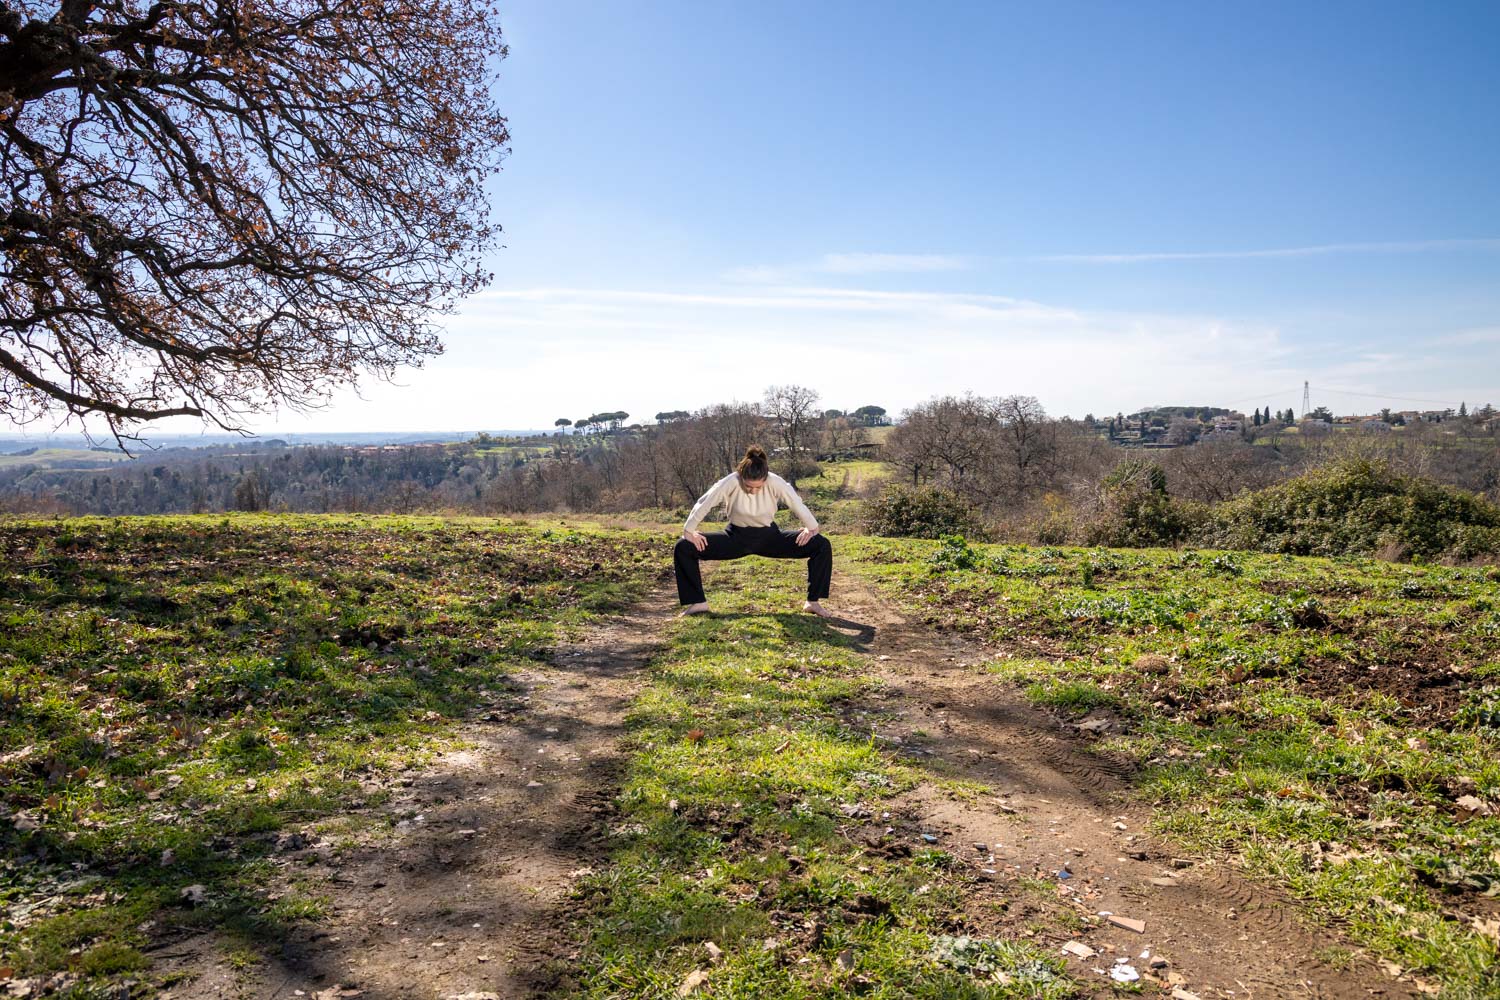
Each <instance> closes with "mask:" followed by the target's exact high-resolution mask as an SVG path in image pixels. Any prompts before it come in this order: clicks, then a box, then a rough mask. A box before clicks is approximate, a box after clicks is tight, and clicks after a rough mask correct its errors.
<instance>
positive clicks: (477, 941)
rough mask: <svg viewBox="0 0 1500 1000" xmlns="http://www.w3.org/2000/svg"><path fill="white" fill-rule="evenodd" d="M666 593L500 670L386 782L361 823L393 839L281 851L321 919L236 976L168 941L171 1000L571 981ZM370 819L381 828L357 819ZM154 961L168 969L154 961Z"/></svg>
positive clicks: (205, 946)
mask: <svg viewBox="0 0 1500 1000" xmlns="http://www.w3.org/2000/svg"><path fill="white" fill-rule="evenodd" d="M669 596H670V595H668V594H667V593H666V592H665V591H661V592H658V593H655V594H653V595H651V596H650V597H649V598H648V599H647V600H646V601H645V602H644V603H643V604H641V605H639V606H637V607H635V608H632V609H629V610H627V611H625V612H623V613H620V614H618V615H616V616H614V617H611V618H609V619H607V620H605V621H603V622H601V623H599V624H598V625H596V626H595V627H593V628H592V629H590V630H589V632H588V633H587V635H586V636H585V637H584V638H583V639H582V640H581V641H579V642H576V643H570V644H564V645H561V646H559V647H558V648H557V649H556V650H555V652H554V654H553V656H552V658H551V662H550V663H549V664H547V665H545V666H544V665H540V664H539V665H537V666H536V667H535V668H531V669H527V670H523V671H521V672H519V673H517V674H515V675H513V676H512V680H513V686H512V688H511V690H509V691H508V692H507V694H506V696H505V697H504V699H503V700H502V702H501V706H502V707H499V708H498V709H496V710H491V711H489V712H487V713H485V714H484V716H483V718H482V719H481V720H479V721H473V722H469V723H466V724H465V725H464V726H463V727H462V728H461V730H460V733H459V735H460V736H461V737H462V742H463V746H462V748H460V749H457V750H455V751H453V752H450V753H448V754H445V755H444V756H442V757H441V758H439V759H438V760H437V761H435V762H434V763H433V764H432V765H431V766H429V767H426V768H424V769H422V770H421V771H420V772H413V773H409V774H407V775H405V776H402V777H400V778H398V779H397V781H396V783H395V784H396V787H395V788H394V791H395V794H394V795H393V796H392V798H391V799H390V800H389V801H388V802H386V803H383V804H382V805H381V806H380V807H379V808H378V809H375V810H372V811H371V813H370V814H368V816H367V818H373V819H376V820H381V819H388V820H389V821H390V822H392V823H393V824H394V827H393V829H392V831H391V833H390V834H389V836H384V837H378V838H362V839H361V840H360V841H359V842H358V843H357V844H355V845H354V846H352V847H349V846H344V847H342V848H341V849H339V850H335V849H334V845H332V844H328V843H326V842H321V841H319V842H314V843H311V844H308V845H306V846H301V845H297V842H296V841H295V840H293V841H292V843H293V844H294V845H296V846H297V847H298V849H294V850H290V851H287V852H285V853H282V854H280V855H278V859H279V863H280V864H281V865H282V866H283V871H282V881H292V880H295V881H297V882H299V883H301V884H302V886H303V890H302V891H303V892H311V893H313V894H323V895H326V896H327V897H328V898H329V899H330V901H331V906H330V909H331V912H330V914H329V915H328V916H327V917H326V918H325V919H323V920H320V921H318V922H317V923H315V924H309V925H305V926H301V927H299V928H298V931H297V932H296V933H295V934H294V935H292V936H289V937H288V938H286V939H285V940H283V941H281V942H280V943H279V944H280V954H279V955H276V956H275V957H273V958H272V959H270V960H267V961H264V962H262V963H260V964H259V965H257V966H254V967H252V968H251V969H250V970H248V971H236V970H235V969H233V968H231V967H230V966H229V965H228V964H226V962H225V961H224V956H223V954H222V953H221V952H222V948H221V944H222V942H219V941H215V940H214V939H212V938H211V937H210V936H207V935H204V936H202V937H199V938H197V939H194V940H193V941H190V942H177V943H176V944H175V946H173V952H174V953H175V954H177V955H179V956H180V957H181V958H182V959H183V961H181V962H179V963H177V964H176V966H175V971H178V972H181V973H185V974H186V976H187V977H188V978H186V979H184V981H183V982H182V983H181V984H180V985H178V986H176V987H174V988H172V989H171V990H170V991H169V993H168V994H167V995H169V996H177V997H225V998H228V997H235V998H240V997H245V998H257V1000H261V998H264V1000H273V998H274V1000H280V998H295V997H309V998H315V1000H335V998H355V997H360V998H364V1000H387V998H389V1000H397V998H400V1000H416V998H423V1000H426V998H432V1000H443V998H448V997H462V996H464V995H465V994H472V995H475V996H476V997H482V996H496V997H503V998H510V997H533V996H541V995H545V994H548V993H550V992H552V991H555V990H559V989H562V990H566V988H567V984H568V976H569V974H570V970H571V968H572V966H573V964H574V960H575V959H576V958H577V952H576V947H577V942H576V940H575V937H574V930H573V929H572V928H571V927H570V921H569V915H568V913H567V905H566V901H567V895H568V893H569V891H570V889H571V886H572V884H573V883H574V881H575V880H576V879H577V878H578V877H579V876H580V875H581V874H583V873H584V872H586V871H587V870H588V869H590V868H592V867H593V866H595V865H597V864H598V863H599V862H600V861H601V859H602V855H603V851H604V849H605V848H604V846H603V841H604V838H605V834H606V830H605V829H604V827H605V823H606V821H607V816H608V814H609V813H610V811H611V809H612V801H613V799H614V796H615V794H616V792H617V791H618V788H619V782H620V776H621V771H622V768H623V765H624V759H623V756H622V754H621V752H620V750H619V748H618V746H617V744H618V741H619V738H620V736H621V735H622V734H623V732H624V716H625V712H626V710H627V709H628V707H629V705H630V704H631V702H632V701H633V700H634V698H635V696H636V693H637V692H638V690H639V687H640V684H641V682H642V671H643V668H644V667H645V665H646V664H647V662H648V661H649V660H650V658H651V657H652V656H653V655H654V653H655V652H656V650H657V649H658V647H659V643H660V635H661V630H662V627H663V625H664V624H665V623H666V622H667V621H668V620H669V619H670V616H671V614H672V612H673V610H674V607H673V604H674V602H672V601H671V600H669ZM366 825H379V824H378V823H376V824H366ZM157 969H158V971H173V970H172V968H171V967H164V966H160V965H159V966H158V967H157Z"/></svg>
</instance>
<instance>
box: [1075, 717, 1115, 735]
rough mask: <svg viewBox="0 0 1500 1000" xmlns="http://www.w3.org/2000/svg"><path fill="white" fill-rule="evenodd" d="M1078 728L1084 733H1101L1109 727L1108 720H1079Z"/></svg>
mask: <svg viewBox="0 0 1500 1000" xmlns="http://www.w3.org/2000/svg"><path fill="white" fill-rule="evenodd" d="M1078 728H1079V729H1081V730H1083V731H1084V732H1086V733H1102V732H1104V731H1105V730H1106V729H1108V728H1109V720H1108V719H1089V720H1088V721H1087V722H1080V723H1079V724H1078Z"/></svg>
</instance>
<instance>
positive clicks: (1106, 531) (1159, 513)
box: [1084, 458, 1202, 547]
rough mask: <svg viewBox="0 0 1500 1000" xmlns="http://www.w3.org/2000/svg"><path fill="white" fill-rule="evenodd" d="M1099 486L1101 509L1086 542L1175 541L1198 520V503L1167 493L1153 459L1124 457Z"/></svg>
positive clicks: (1134, 543) (1161, 472)
mask: <svg viewBox="0 0 1500 1000" xmlns="http://www.w3.org/2000/svg"><path fill="white" fill-rule="evenodd" d="M1100 486H1101V488H1102V491H1103V494H1104V509H1103V511H1102V512H1101V514H1100V516H1099V518H1098V519H1097V520H1095V521H1094V522H1093V523H1092V524H1091V525H1089V528H1088V531H1087V533H1086V535H1085V539H1084V540H1085V541H1086V542H1087V543H1088V544H1090V545H1109V546H1116V547H1127V546H1140V545H1175V544H1176V543H1178V542H1180V541H1182V540H1183V539H1185V538H1187V537H1188V535H1189V534H1190V533H1191V531H1192V529H1193V527H1194V526H1195V525H1196V524H1197V523H1198V522H1199V521H1201V520H1202V509H1201V506H1200V505H1198V504H1194V503H1191V502H1189V501H1185V500H1174V499H1173V498H1172V497H1171V496H1170V495H1168V493H1167V474H1166V472H1165V471H1164V470H1163V469H1162V467H1161V466H1159V465H1157V464H1156V463H1155V462H1149V461H1146V460H1145V459H1141V458H1127V459H1125V460H1124V461H1122V462H1121V463H1120V464H1119V465H1117V466H1115V468H1114V471H1113V472H1111V473H1110V474H1109V475H1108V476H1106V477H1105V478H1104V481H1103V482H1102V483H1100Z"/></svg>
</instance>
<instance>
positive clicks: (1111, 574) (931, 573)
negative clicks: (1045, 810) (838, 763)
mask: <svg viewBox="0 0 1500 1000" xmlns="http://www.w3.org/2000/svg"><path fill="white" fill-rule="evenodd" d="M840 551H841V553H842V554H843V555H845V556H846V557H852V558H853V559H854V560H855V561H856V563H857V565H858V568H859V569H860V571H861V572H864V573H867V574H869V575H870V576H871V577H873V578H874V579H875V580H877V581H878V582H879V584H880V585H881V586H882V587H883V588H884V589H886V590H887V591H888V592H889V593H891V594H892V595H894V596H895V598H896V599H897V600H898V601H899V602H901V603H902V604H903V605H905V606H906V607H907V608H908V609H909V610H910V611H912V612H913V613H915V614H917V615H918V616H920V617H922V618H925V619H926V620H928V621H929V622H931V623H932V624H934V625H935V626H938V627H942V628H951V629H956V630H960V631H966V632H970V633H973V634H975V635H977V636H980V637H982V638H984V639H985V640H986V641H987V642H989V643H992V644H995V645H996V646H998V647H999V648H1000V649H1001V650H1002V652H1001V654H1000V656H999V657H998V658H997V659H996V660H995V661H994V662H992V663H990V664H988V669H990V670H992V671H994V672H995V674H996V675H997V683H1003V682H1014V683H1019V684H1022V685H1024V686H1025V690H1026V692H1027V693H1028V695H1029V696H1030V697H1031V698H1033V699H1034V700H1036V701H1037V702H1039V703H1040V704H1043V705H1046V706H1048V707H1049V708H1051V709H1053V710H1055V711H1058V712H1062V713H1064V714H1069V715H1072V716H1073V717H1077V716H1079V715H1081V714H1082V713H1083V712H1086V711H1088V710H1092V709H1096V708H1100V707H1108V708H1110V709H1112V710H1113V711H1115V712H1117V713H1119V714H1121V715H1123V716H1124V717H1125V718H1126V719H1127V721H1128V724H1129V730H1128V732H1127V734H1126V735H1125V736H1123V737H1121V738H1118V739H1116V740H1113V741H1112V742H1111V744H1110V746H1111V748H1112V749H1116V750H1121V751H1125V752H1128V753H1130V754H1132V755H1134V757H1135V758H1136V759H1137V760H1138V761H1139V762H1140V763H1141V765H1142V770H1141V772H1140V779H1139V792H1140V795H1141V796H1142V797H1143V798H1144V799H1145V800H1147V801H1149V802H1151V803H1152V804H1154V806H1155V813H1154V815H1155V820H1154V825H1155V827H1156V828H1157V829H1158V830H1159V831H1161V832H1164V833H1166V834H1169V835H1170V836H1171V837H1172V838H1173V839H1175V840H1176V841H1177V842H1179V843H1180V844H1183V845H1184V846H1187V847H1190V848H1197V849H1200V850H1204V851H1210V852H1228V853H1229V854H1231V855H1233V856H1235V857H1236V858H1237V859H1238V860H1239V861H1240V862H1241V863H1242V864H1243V865H1244V867H1245V868H1246V869H1247V870H1248V871H1249V872H1251V873H1252V874H1254V875H1256V876H1259V877H1262V878H1265V879H1267V880H1269V881H1272V882H1275V883H1277V884H1279V885H1281V886H1284V887H1285V888H1287V889H1289V890H1290V891H1292V892H1293V893H1295V894H1296V895H1297V896H1299V897H1301V898H1303V899H1305V900H1307V901H1308V903H1309V910H1310V912H1312V913H1314V914H1316V915H1318V916H1320V917H1322V918H1323V919H1326V920H1331V921H1334V922H1336V923H1338V924H1340V925H1341V926H1342V927H1343V929H1344V930H1345V931H1346V932H1347V933H1348V934H1350V935H1351V936H1352V937H1353V938H1354V939H1355V940H1357V941H1359V942H1361V943H1363V944H1366V945H1368V946H1370V947H1371V948H1372V949H1373V950H1375V951H1376V952H1377V953H1378V954H1380V955H1382V956H1385V957H1386V958H1388V959H1390V960H1392V961H1394V962H1397V963H1398V964H1401V965H1402V966H1404V967H1407V968H1409V969H1412V970H1414V971H1416V972H1417V973H1418V974H1419V975H1421V976H1422V977H1424V978H1426V979H1428V980H1431V981H1434V982H1438V983H1441V984H1442V985H1443V986H1444V987H1445V988H1446V990H1447V994H1448V995H1450V996H1454V997H1466V996H1480V995H1484V990H1485V989H1486V988H1487V984H1488V985H1492V984H1493V978H1492V977H1494V976H1496V975H1497V974H1500V952H1497V936H1500V923H1496V922H1495V918H1496V917H1497V915H1500V914H1497V910H1500V907H1497V906H1496V903H1495V897H1497V896H1500V815H1494V814H1490V815H1486V814H1485V813H1486V812H1487V811H1490V810H1493V812H1494V813H1500V729H1497V728H1496V725H1497V723H1500V583H1497V581H1500V571H1497V570H1496V569H1494V568H1492V567H1441V566H1404V565H1395V564H1390V563H1383V562H1377V561H1373V560H1363V559H1303V558H1293V557H1283V556H1265V555H1247V554H1241V553H1221V552H1175V551H1163V550H1138V549H1132V550H1104V549H1079V548H1051V547H1024V546H1005V545H969V544H968V543H965V542H962V541H960V540H949V541H946V542H921V541H906V540H893V539H878V538H845V539H841V550H840ZM1476 802H1477V803H1479V804H1480V805H1481V809H1479V810H1478V811H1471V810H1469V809H1467V808H1465V807H1464V805H1463V803H1468V804H1470V805H1472V804H1475V803H1476Z"/></svg>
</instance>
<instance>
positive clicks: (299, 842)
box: [276, 833, 308, 851]
mask: <svg viewBox="0 0 1500 1000" xmlns="http://www.w3.org/2000/svg"><path fill="white" fill-rule="evenodd" d="M307 845H308V839H307V835H306V834H302V833H283V834H281V835H280V836H279V837H277V838H276V849H277V850H278V851H300V850H302V849H303V848H304V847H306V846H307Z"/></svg>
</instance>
